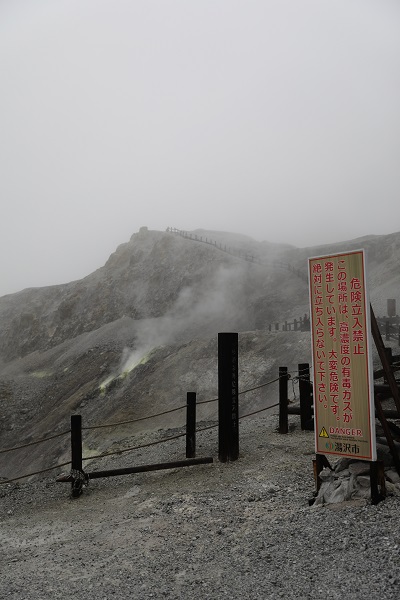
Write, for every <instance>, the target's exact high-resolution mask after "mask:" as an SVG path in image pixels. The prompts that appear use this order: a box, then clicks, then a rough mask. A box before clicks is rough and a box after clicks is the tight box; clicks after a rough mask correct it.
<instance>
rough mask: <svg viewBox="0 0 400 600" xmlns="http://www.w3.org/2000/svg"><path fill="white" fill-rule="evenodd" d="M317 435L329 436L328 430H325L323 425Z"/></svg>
mask: <svg viewBox="0 0 400 600" xmlns="http://www.w3.org/2000/svg"><path fill="white" fill-rule="evenodd" d="M319 437H327V438H328V437H329V435H328V432H327V430H326V429H325V427H323V428H322V429H321V432H320V434H319Z"/></svg>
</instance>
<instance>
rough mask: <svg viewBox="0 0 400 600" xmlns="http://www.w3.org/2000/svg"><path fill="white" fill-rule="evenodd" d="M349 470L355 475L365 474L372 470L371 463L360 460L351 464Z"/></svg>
mask: <svg viewBox="0 0 400 600" xmlns="http://www.w3.org/2000/svg"><path fill="white" fill-rule="evenodd" d="M349 471H350V473H351V474H353V475H356V476H357V475H363V474H364V473H369V472H370V463H368V462H365V461H362V460H359V461H357V462H353V463H351V464H350V465H349Z"/></svg>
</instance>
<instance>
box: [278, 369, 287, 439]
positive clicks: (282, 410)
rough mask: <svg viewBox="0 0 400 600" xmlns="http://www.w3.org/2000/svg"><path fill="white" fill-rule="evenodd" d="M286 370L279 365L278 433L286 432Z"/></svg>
mask: <svg viewBox="0 0 400 600" xmlns="http://www.w3.org/2000/svg"><path fill="white" fill-rule="evenodd" d="M288 380H289V376H288V372H287V367H279V433H288V431H289V421H288Z"/></svg>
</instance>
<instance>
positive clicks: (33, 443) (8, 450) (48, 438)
mask: <svg viewBox="0 0 400 600" xmlns="http://www.w3.org/2000/svg"><path fill="white" fill-rule="evenodd" d="M67 433H71V430H70V429H68V431H63V432H62V433H56V434H55V435H51V436H50V437H47V438H42V439H41V440H36V441H35V442H27V443H26V444H21V446H14V447H13V448H5V449H4V450H0V454H3V453H4V452H12V451H13V450H20V449H21V448H27V447H28V446H34V445H35V444H41V443H42V442H47V441H48V440H54V439H55V438H58V437H61V436H63V435H66V434H67Z"/></svg>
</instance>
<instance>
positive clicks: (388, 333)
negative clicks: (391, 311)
mask: <svg viewBox="0 0 400 600" xmlns="http://www.w3.org/2000/svg"><path fill="white" fill-rule="evenodd" d="M385 327H386V332H385V333H386V341H387V342H388V341H389V340H390V321H389V318H388V317H386V318H385Z"/></svg>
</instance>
